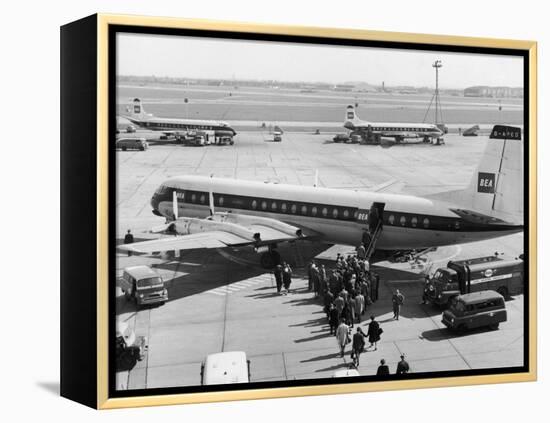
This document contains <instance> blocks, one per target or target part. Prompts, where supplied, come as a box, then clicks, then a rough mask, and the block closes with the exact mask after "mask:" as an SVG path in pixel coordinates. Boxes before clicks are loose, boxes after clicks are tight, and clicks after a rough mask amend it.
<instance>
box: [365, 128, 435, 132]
mask: <svg viewBox="0 0 550 423" xmlns="http://www.w3.org/2000/svg"><path fill="white" fill-rule="evenodd" d="M373 130H375V131H411V132H428V131H429V129H428V128H373Z"/></svg>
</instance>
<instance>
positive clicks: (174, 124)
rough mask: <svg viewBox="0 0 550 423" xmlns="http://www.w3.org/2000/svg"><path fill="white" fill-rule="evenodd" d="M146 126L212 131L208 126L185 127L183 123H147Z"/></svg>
mask: <svg viewBox="0 0 550 423" xmlns="http://www.w3.org/2000/svg"><path fill="white" fill-rule="evenodd" d="M147 125H148V126H157V127H159V128H186V129H212V126H210V125H187V124H185V123H158V122H149V123H148V124H147Z"/></svg>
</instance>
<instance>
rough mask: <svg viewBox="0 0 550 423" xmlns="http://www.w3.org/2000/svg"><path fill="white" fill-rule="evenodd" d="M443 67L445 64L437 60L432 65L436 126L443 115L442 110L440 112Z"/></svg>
mask: <svg viewBox="0 0 550 423" xmlns="http://www.w3.org/2000/svg"><path fill="white" fill-rule="evenodd" d="M442 66H443V63H441V60H436V61H435V62H434V63H433V64H432V67H433V68H434V69H435V124H436V125H437V124H438V123H439V114H440V113H441V110H440V108H441V105H440V104H439V68H441V67H442ZM438 112H439V114H438ZM441 120H442V121H443V116H441ZM442 123H443V122H442Z"/></svg>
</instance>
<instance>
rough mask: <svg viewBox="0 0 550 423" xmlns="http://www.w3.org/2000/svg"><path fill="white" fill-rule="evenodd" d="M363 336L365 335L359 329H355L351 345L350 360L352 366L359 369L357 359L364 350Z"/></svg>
mask: <svg viewBox="0 0 550 423" xmlns="http://www.w3.org/2000/svg"><path fill="white" fill-rule="evenodd" d="M365 336H366V335H365V334H364V333H363V330H362V329H361V328H360V327H358V328H357V331H356V332H355V334H354V335H353V343H352V344H351V348H352V352H351V354H352V357H351V358H352V359H353V364H354V365H355V367H359V357H360V356H361V353H362V352H363V350H364V348H365Z"/></svg>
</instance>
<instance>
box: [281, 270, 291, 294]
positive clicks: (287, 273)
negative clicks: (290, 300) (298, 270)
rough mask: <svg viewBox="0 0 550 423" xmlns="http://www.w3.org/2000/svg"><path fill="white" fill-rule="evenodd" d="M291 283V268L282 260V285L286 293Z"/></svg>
mask: <svg viewBox="0 0 550 423" xmlns="http://www.w3.org/2000/svg"><path fill="white" fill-rule="evenodd" d="M291 283H292V269H291V268H290V266H289V265H288V264H287V263H286V262H284V263H283V286H284V288H285V291H286V293H287V294H288V293H289V292H290V284H291Z"/></svg>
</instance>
